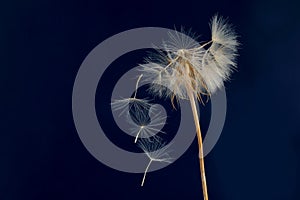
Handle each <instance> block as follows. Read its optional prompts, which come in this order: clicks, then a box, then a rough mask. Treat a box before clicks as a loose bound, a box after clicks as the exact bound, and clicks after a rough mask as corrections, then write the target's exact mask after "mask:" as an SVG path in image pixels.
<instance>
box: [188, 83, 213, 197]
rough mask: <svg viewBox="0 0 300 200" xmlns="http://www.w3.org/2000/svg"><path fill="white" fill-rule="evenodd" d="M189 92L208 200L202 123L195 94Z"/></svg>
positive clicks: (205, 194) (203, 183)
mask: <svg viewBox="0 0 300 200" xmlns="http://www.w3.org/2000/svg"><path fill="white" fill-rule="evenodd" d="M187 91H188V96H189V98H190V104H191V107H192V111H193V117H194V122H195V126H196V131H197V139H198V147H199V161H200V174H201V181H202V191H203V197H204V200H208V194H207V184H206V176H205V167H204V156H203V144H202V135H201V129H200V122H199V117H198V112H197V108H196V102H195V98H194V94H193V93H192V91H191V90H189V89H188V88H187Z"/></svg>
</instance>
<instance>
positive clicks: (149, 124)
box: [128, 108, 166, 143]
mask: <svg viewBox="0 0 300 200" xmlns="http://www.w3.org/2000/svg"><path fill="white" fill-rule="evenodd" d="M154 109H155V108H154ZM153 113H154V111H152V110H150V113H149V114H150V116H149V115H145V114H138V115H137V116H136V113H134V115H135V119H134V120H128V121H129V123H130V124H131V125H132V128H131V133H132V134H135V135H136V136H135V140H134V143H136V142H137V140H138V138H150V137H152V138H153V139H154V140H155V141H157V142H159V140H160V138H159V136H157V133H165V132H163V131H161V126H163V125H165V124H166V117H164V116H162V115H161V113H160V112H159V113H157V114H153ZM151 115H153V116H151Z"/></svg>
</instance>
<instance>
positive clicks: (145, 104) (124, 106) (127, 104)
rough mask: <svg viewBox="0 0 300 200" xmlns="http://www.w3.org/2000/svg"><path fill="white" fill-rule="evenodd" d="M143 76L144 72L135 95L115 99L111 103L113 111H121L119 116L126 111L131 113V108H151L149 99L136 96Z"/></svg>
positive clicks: (138, 80) (139, 78)
mask: <svg viewBox="0 0 300 200" xmlns="http://www.w3.org/2000/svg"><path fill="white" fill-rule="evenodd" d="M142 76H143V74H141V75H140V76H139V77H138V79H137V82H136V87H135V93H134V96H133V97H131V98H123V99H118V100H114V101H113V102H112V103H111V106H112V109H113V111H119V112H120V114H119V116H121V115H123V114H124V113H127V114H129V112H128V111H130V110H149V108H150V107H151V104H150V103H149V100H147V99H139V98H137V97H136V95H137V89H138V84H139V82H140V80H141V78H142Z"/></svg>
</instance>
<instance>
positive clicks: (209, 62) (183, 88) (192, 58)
mask: <svg viewBox="0 0 300 200" xmlns="http://www.w3.org/2000/svg"><path fill="white" fill-rule="evenodd" d="M210 27H211V32H212V39H211V41H208V42H207V43H205V44H203V45H200V43H198V42H196V41H195V40H194V39H193V38H192V37H189V36H187V35H185V34H182V33H179V32H177V31H175V33H174V34H170V35H169V40H167V41H164V43H163V50H162V51H160V55H159V57H160V58H159V62H153V61H151V60H147V62H146V63H145V64H141V65H140V68H141V69H140V70H141V71H143V73H144V74H145V77H146V79H147V80H148V81H149V80H150V81H152V83H153V86H152V87H151V92H153V93H154V94H157V95H159V96H164V97H173V95H176V97H178V98H181V99H189V95H188V93H189V92H192V93H193V94H194V95H195V96H197V97H199V95H207V96H210V95H211V94H213V93H215V92H216V91H217V90H218V89H220V88H222V87H223V86H224V81H227V80H229V78H230V75H231V73H232V71H233V70H234V69H235V68H236V61H235V59H236V56H237V47H238V45H239V43H238V41H237V36H236V33H235V31H234V30H233V28H232V26H231V25H230V24H229V23H227V21H226V20H224V19H223V18H222V17H219V16H217V15H216V16H214V17H213V18H212V21H211V24H210ZM162 52H165V54H162ZM163 55H164V56H163ZM166 88H168V89H169V90H166Z"/></svg>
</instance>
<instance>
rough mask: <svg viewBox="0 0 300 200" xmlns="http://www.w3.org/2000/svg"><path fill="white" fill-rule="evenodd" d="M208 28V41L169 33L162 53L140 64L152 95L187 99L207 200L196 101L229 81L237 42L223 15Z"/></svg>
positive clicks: (215, 18)
mask: <svg viewBox="0 0 300 200" xmlns="http://www.w3.org/2000/svg"><path fill="white" fill-rule="evenodd" d="M210 28H211V32H212V37H211V40H210V41H208V42H206V43H204V44H199V43H198V42H196V41H195V40H193V39H191V38H190V37H188V36H185V35H183V34H179V33H176V34H174V35H170V40H169V41H166V42H165V43H164V48H163V51H164V52H165V54H164V55H162V53H161V52H162V51H160V52H159V55H158V57H159V59H157V60H158V61H157V62H153V61H151V60H147V63H146V64H141V65H140V67H141V69H140V70H141V71H142V73H143V74H144V75H145V78H146V79H147V80H151V81H152V83H153V84H152V86H151V91H152V92H153V93H154V94H157V95H159V96H165V97H170V98H171V101H172V104H173V100H174V99H175V98H179V99H187V100H189V101H190V105H191V109H192V113H193V118H194V122H195V127H196V133H197V139H198V147H199V161H200V174H201V181H202V189H203V196H204V199H205V200H208V192H207V184H206V176H205V167H204V158H203V145H202V135H201V129H200V123H199V117H198V112H197V108H196V101H197V100H199V101H200V102H202V103H203V100H202V96H206V97H207V98H209V97H210V96H211V95H212V94H213V93H215V92H216V91H217V89H220V88H222V87H223V86H224V81H226V80H229V77H230V74H231V73H232V71H233V70H234V69H235V68H236V62H235V58H236V56H237V47H238V45H239V43H238V41H237V36H236V34H235V32H234V31H233V29H232V26H231V25H230V24H228V23H227V21H226V20H224V19H223V18H221V17H218V16H217V15H216V16H214V17H213V18H212V21H211V24H210ZM165 87H167V88H168V89H169V90H166V89H165ZM203 104H204V103H203ZM173 105H174V104H173Z"/></svg>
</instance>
